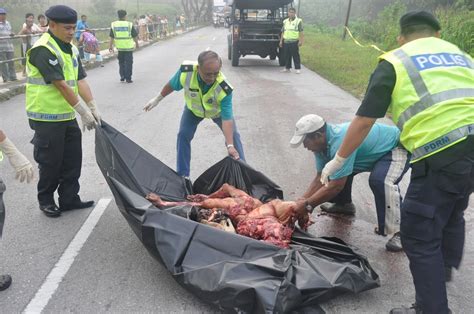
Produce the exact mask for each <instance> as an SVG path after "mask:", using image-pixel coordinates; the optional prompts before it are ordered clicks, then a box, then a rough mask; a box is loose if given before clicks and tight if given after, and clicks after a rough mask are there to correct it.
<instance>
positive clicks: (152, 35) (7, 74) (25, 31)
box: [0, 8, 186, 82]
mask: <svg viewBox="0 0 474 314" xmlns="http://www.w3.org/2000/svg"><path fill="white" fill-rule="evenodd" d="M171 23H173V22H171ZM133 24H134V26H135V28H136V30H137V31H138V34H139V39H140V40H142V41H152V40H155V39H157V38H164V37H167V36H168V35H169V33H170V31H169V24H170V22H169V20H168V17H167V16H159V15H153V14H146V15H141V16H139V17H135V18H134V19H133ZM174 24H175V25H172V27H173V26H175V27H173V28H175V29H181V30H182V31H185V30H186V18H185V16H184V14H181V15H177V16H176V17H175V20H174ZM47 30H48V22H47V19H46V17H45V16H44V15H43V14H39V15H38V16H37V18H36V20H35V15H34V14H33V13H27V14H26V15H25V22H24V23H23V25H22V27H21V30H20V31H19V32H17V33H16V32H15V31H14V30H13V29H12V26H11V25H10V23H9V22H8V21H7V11H6V10H5V9H3V8H0V72H1V74H2V78H3V82H8V81H16V80H18V78H17V74H16V70H15V62H14V61H7V60H13V59H15V47H14V45H13V39H12V38H11V37H13V36H15V35H21V58H22V61H21V63H22V65H23V76H26V52H27V51H28V50H29V49H30V48H31V47H33V45H34V44H35V42H36V41H37V40H38V39H39V38H40V37H41V34H43V33H44V32H46V31H47ZM75 44H76V45H77V46H78V48H79V56H80V58H81V60H82V62H83V63H84V64H87V63H89V62H91V56H93V55H95V62H99V64H100V65H101V66H103V59H102V56H101V54H100V41H99V40H98V39H97V37H96V36H95V32H94V31H93V30H92V29H90V28H89V25H88V24H87V16H86V15H82V16H81V19H80V20H79V21H78V22H77V25H76V34H75ZM2 61H4V62H2Z"/></svg>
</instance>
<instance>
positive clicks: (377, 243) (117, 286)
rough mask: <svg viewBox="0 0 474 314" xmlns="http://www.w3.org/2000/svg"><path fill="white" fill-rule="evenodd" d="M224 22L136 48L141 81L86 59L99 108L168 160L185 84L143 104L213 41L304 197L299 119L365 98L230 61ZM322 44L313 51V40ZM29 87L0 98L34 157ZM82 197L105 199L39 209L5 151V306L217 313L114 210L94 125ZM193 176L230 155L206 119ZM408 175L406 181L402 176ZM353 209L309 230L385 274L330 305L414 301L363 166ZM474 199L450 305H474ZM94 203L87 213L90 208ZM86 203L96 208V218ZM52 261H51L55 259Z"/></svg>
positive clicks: (260, 159)
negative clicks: (296, 136) (153, 103)
mask: <svg viewBox="0 0 474 314" xmlns="http://www.w3.org/2000/svg"><path fill="white" fill-rule="evenodd" d="M226 35H227V30H225V29H214V28H211V27H208V28H204V29H200V30H197V31H194V32H191V33H188V34H185V35H183V36H180V37H176V38H173V39H171V40H168V41H164V42H159V43H157V44H154V45H152V46H151V47H148V48H146V49H144V50H141V51H138V52H137V53H135V55H134V57H135V62H134V75H133V79H134V83H133V84H125V83H120V82H119V75H118V65H117V63H116V61H114V62H112V63H107V64H106V66H105V68H99V69H95V70H90V71H89V72H88V78H87V80H88V82H89V84H90V85H91V87H92V90H93V93H94V95H95V99H96V100H97V103H98V105H99V106H100V109H101V111H102V115H103V118H104V119H105V120H106V121H107V122H109V123H110V124H112V125H113V126H114V127H116V128H118V129H119V130H120V131H122V132H123V133H125V134H126V135H127V136H128V137H130V138H131V139H132V140H134V141H135V142H137V143H138V144H139V145H141V146H142V147H144V148H145V149H146V150H148V151H149V152H150V153H152V154H153V155H155V156H156V157H158V158H159V159H160V160H162V161H163V162H165V163H166V164H167V165H169V166H171V167H173V168H174V167H175V158H176V153H175V144H176V134H177V130H178V126H179V118H180V116H181V112H182V109H183V106H184V101H183V95H182V93H174V94H172V95H170V96H169V97H167V98H166V99H165V100H164V101H163V102H162V103H161V104H160V105H159V106H158V107H156V108H155V109H154V110H153V111H151V112H149V113H144V112H143V111H142V107H143V106H144V105H145V103H146V102H147V101H148V100H149V99H150V98H151V97H154V96H155V95H156V94H157V93H158V92H159V91H160V90H161V87H162V86H163V85H164V84H165V83H166V82H167V81H168V80H169V79H170V77H171V76H172V75H173V74H174V73H175V72H176V71H177V69H178V67H179V65H180V64H181V62H182V61H183V60H196V58H197V55H198V54H199V52H201V51H203V50H205V49H212V50H215V51H217V52H218V53H219V54H221V55H222V56H223V59H224V66H223V72H224V74H225V75H226V76H227V78H228V79H229V81H230V82H231V83H232V84H233V86H234V88H235V91H234V114H235V118H236V121H237V125H238V129H239V131H240V133H241V136H242V141H243V143H244V149H245V152H246V156H247V162H248V163H249V164H250V165H252V166H253V167H254V168H256V169H258V170H260V171H262V172H263V173H265V174H266V175H268V176H269V177H270V178H272V179H273V180H274V181H275V182H277V183H278V184H280V185H281V186H282V188H283V190H284V191H285V197H286V198H287V199H294V198H296V197H298V196H299V195H300V194H301V193H302V192H303V191H304V190H305V188H306V186H307V185H308V184H309V182H310V181H311V180H312V178H313V176H314V175H315V167H314V160H313V157H312V154H311V153H310V152H308V151H306V150H305V149H304V148H298V149H292V148H290V145H289V140H290V138H291V135H292V132H293V128H294V124H295V122H296V121H297V120H298V119H299V117H301V116H302V115H305V114H308V113H317V114H319V115H321V116H323V117H325V118H326V119H327V120H328V121H330V122H333V123H339V122H343V121H348V120H350V119H351V118H352V116H353V114H354V112H355V111H356V109H357V106H358V104H359V101H358V100H357V99H355V98H354V97H352V96H351V95H349V94H348V93H346V92H345V91H343V90H341V89H340V88H338V87H336V86H334V85H332V84H331V83H329V82H328V81H326V80H325V79H323V78H321V77H320V76H318V75H317V74H315V73H314V72H311V71H309V70H307V69H305V68H303V71H302V74H301V75H296V74H293V73H290V74H287V73H280V68H279V67H278V66H277V62H276V61H270V60H269V59H260V58H259V57H246V58H243V59H242V60H241V63H240V64H241V65H240V67H238V68H233V67H231V65H230V62H229V61H228V60H227V59H226V58H225V57H226V56H227V47H226ZM315 53H317V51H315ZM24 100H25V99H24V95H20V96H17V97H14V98H12V99H11V100H9V101H7V102H3V103H0V125H1V128H2V129H3V130H5V131H6V132H7V133H8V135H9V137H10V138H11V139H12V140H13V141H14V142H15V143H16V145H17V146H18V148H19V149H20V150H21V151H22V152H24V153H25V154H26V155H27V156H28V158H30V160H33V158H32V151H33V147H32V145H31V144H29V142H30V140H31V138H32V135H33V132H32V131H31V130H30V129H29V127H28V123H27V119H26V116H25V113H24ZM83 149H84V159H83V168H82V177H81V185H82V187H81V196H82V198H83V199H85V200H90V199H93V200H96V201H99V200H100V202H99V205H97V207H96V208H95V209H86V210H80V211H71V212H67V213H64V214H63V215H62V216H61V217H60V218H56V219H52V218H47V217H46V216H44V215H43V214H42V213H41V212H40V211H39V209H38V205H37V201H36V194H35V193H36V188H35V184H30V185H24V184H20V183H18V182H16V181H15V180H14V176H13V171H12V170H11V168H10V167H9V166H8V164H7V163H6V162H3V163H2V164H1V165H0V173H1V174H2V177H3V179H4V181H5V182H6V184H7V191H6V193H5V195H4V196H5V204H6V206H7V220H6V226H5V229H4V238H3V239H2V241H1V243H0V273H9V274H11V275H12V276H13V280H14V282H13V284H12V287H11V288H10V289H8V290H6V291H3V292H0V312H2V313H13V312H21V311H24V310H27V311H32V312H38V311H44V312H45V313H51V312H55V313H58V312H78V313H96V312H106V311H109V312H131V311H138V312H162V313H165V312H166V313H171V312H172V313H202V312H206V313H207V312H219V311H218V310H216V309H215V308H213V307H210V306H209V305H206V304H204V303H202V302H201V301H200V300H199V299H198V298H196V297H194V296H193V295H191V294H190V293H188V292H187V291H185V290H184V289H183V288H181V286H179V285H178V284H177V283H176V282H175V281H174V280H173V278H172V277H171V275H169V274H168V272H167V270H166V269H164V268H163V267H162V266H161V265H160V264H159V263H158V262H157V261H155V260H154V259H153V258H152V257H151V256H150V255H149V254H148V252H147V251H146V250H145V248H144V247H143V246H142V244H141V242H140V241H139V240H138V238H137V237H136V236H135V234H134V233H133V232H132V230H131V229H130V228H129V226H128V224H127V222H126V221H125V220H124V219H123V217H122V216H121V214H120V213H119V211H118V209H117V206H116V205H115V202H114V200H113V197H112V194H111V192H110V190H109V189H108V187H107V185H106V183H105V180H104V178H103V177H102V175H101V173H100V171H99V169H98V167H97V164H96V162H95V157H94V134H93V132H86V133H84V136H83ZM192 149H193V157H192V163H191V167H192V170H191V179H193V178H194V179H195V178H197V177H198V176H199V175H200V174H201V173H202V172H203V171H204V170H206V169H207V168H208V167H210V166H211V165H213V164H214V163H216V162H217V161H219V160H221V159H222V158H223V157H224V156H225V155H226V148H225V146H224V138H223V136H222V134H221V132H220V130H219V129H218V128H217V126H215V125H214V123H212V122H211V121H205V122H203V123H201V125H200V126H199V128H198V131H197V133H196V135H195V139H194V141H193V143H192ZM406 182H407V178H405V179H404V180H403V184H402V185H403V186H404V187H406ZM353 195H354V202H355V204H356V206H357V214H356V216H355V218H346V217H341V216H327V215H326V216H325V215H320V214H318V213H317V212H315V213H314V218H315V220H316V221H317V223H316V224H315V225H313V226H312V227H311V228H310V231H311V232H312V233H314V234H316V235H318V236H338V237H340V238H342V239H343V240H345V241H346V242H348V243H350V244H352V245H354V246H357V247H358V248H359V249H360V252H362V253H363V254H364V255H366V256H367V257H368V259H369V261H370V263H371V264H372V266H373V267H374V268H375V270H376V271H377V272H378V274H379V275H380V277H381V287H380V288H378V289H374V290H371V291H367V292H364V293H361V294H359V295H344V296H340V297H337V298H335V299H333V300H331V301H328V302H326V303H324V304H322V307H323V308H324V309H325V310H326V311H327V312H328V313H353V312H359V313H384V312H385V313H386V312H388V310H390V309H391V308H392V307H394V306H399V305H402V304H405V305H408V304H411V303H412V302H413V301H414V289H413V285H412V283H411V276H410V273H409V270H408V261H407V259H406V256H405V255H404V254H403V253H397V254H394V253H388V252H386V251H385V248H384V245H385V242H386V241H387V239H386V238H384V237H381V236H376V235H375V234H374V233H373V229H374V226H375V221H376V220H375V209H374V202H373V196H372V193H371V192H370V189H369V186H368V183H367V176H366V175H364V174H362V175H359V176H357V177H356V179H355V181H354V192H353ZM472 209H473V201H472V199H471V206H470V208H469V209H468V210H467V211H466V220H467V228H466V229H467V233H466V237H467V238H466V250H465V255H464V261H463V264H462V267H461V269H460V271H458V272H455V273H454V281H453V282H451V283H449V285H448V294H449V300H450V307H451V309H452V310H453V311H454V312H456V313H473V312H474V305H473V303H472V295H474V291H473V285H474V272H472V269H473V267H474V250H473V244H472V243H473V242H474V233H473V231H472V227H473V214H472ZM91 213H92V214H91ZM89 214H91V216H90V217H89ZM55 265H56V267H55Z"/></svg>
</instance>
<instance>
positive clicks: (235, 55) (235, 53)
mask: <svg viewBox="0 0 474 314" xmlns="http://www.w3.org/2000/svg"><path fill="white" fill-rule="evenodd" d="M231 57H232V66H233V67H238V66H239V58H240V54H239V50H238V49H237V47H236V46H235V45H233V46H232V56H231Z"/></svg>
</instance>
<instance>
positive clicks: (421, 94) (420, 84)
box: [394, 50, 474, 130]
mask: <svg viewBox="0 0 474 314" xmlns="http://www.w3.org/2000/svg"><path fill="white" fill-rule="evenodd" d="M394 55H395V56H397V57H398V58H399V59H400V61H401V62H402V64H403V66H404V67H405V69H406V71H407V73H408V76H409V77H410V80H411V83H412V84H413V87H414V88H415V91H416V93H417V94H418V98H419V99H420V100H419V101H418V102H417V103H415V104H414V105H413V106H410V107H408V108H407V109H406V110H405V111H403V112H402V113H401V114H400V117H399V118H398V122H397V126H398V128H399V129H400V130H402V129H403V125H404V124H405V122H407V121H408V120H409V119H410V118H411V117H413V116H414V115H416V114H418V113H420V112H422V111H423V110H425V109H427V108H429V107H431V106H434V105H436V104H438V103H440V102H443V101H446V100H451V99H457V98H462V97H474V88H459V89H451V90H447V91H443V92H440V93H436V94H430V92H429V91H428V88H427V87H426V84H425V82H424V81H423V78H422V77H421V75H420V72H419V71H418V69H417V68H416V66H415V64H414V63H413V60H412V59H411V58H410V56H409V55H407V54H406V53H405V52H404V51H403V50H397V51H395V52H394ZM467 60H469V59H467ZM469 66H470V68H472V64H471V63H469Z"/></svg>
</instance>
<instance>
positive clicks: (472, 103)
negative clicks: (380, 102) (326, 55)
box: [379, 37, 474, 163]
mask: <svg viewBox="0 0 474 314" xmlns="http://www.w3.org/2000/svg"><path fill="white" fill-rule="evenodd" d="M379 58H380V59H382V60H386V61H388V62H390V63H391V64H392V65H393V67H394V69H395V73H396V83H395V87H394V90H393V92H392V101H391V104H390V107H389V110H388V112H389V113H391V115H392V119H393V121H394V122H395V124H396V125H397V126H398V127H399V129H400V130H401V134H400V142H401V143H402V144H403V146H405V148H406V149H407V150H408V151H409V152H410V153H411V154H412V160H411V162H412V163H413V162H416V161H418V160H421V159H423V158H426V157H428V156H431V155H433V154H436V153H438V152H440V151H442V150H444V149H446V148H448V147H450V146H452V145H454V144H456V143H458V142H460V141H462V140H464V139H466V137H467V136H468V135H473V134H474V69H473V60H472V58H471V57H470V56H469V55H468V54H466V53H464V52H463V51H462V50H460V49H459V48H458V47H457V46H455V45H453V44H451V43H449V42H447V41H445V40H442V39H439V38H435V37H427V38H420V39H416V40H413V41H410V42H408V43H406V44H404V45H403V46H402V47H400V48H398V49H395V50H393V51H390V52H388V53H386V54H383V55H382V56H380V57H379Z"/></svg>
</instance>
